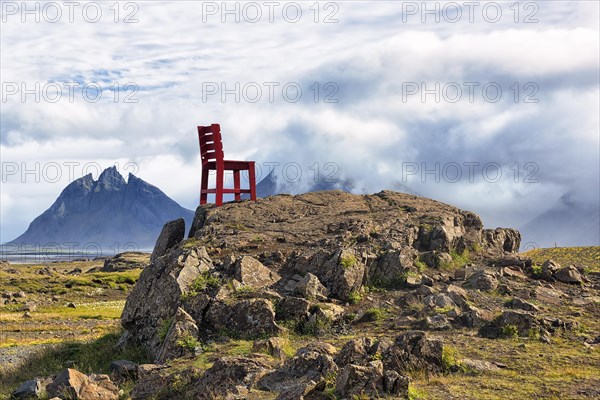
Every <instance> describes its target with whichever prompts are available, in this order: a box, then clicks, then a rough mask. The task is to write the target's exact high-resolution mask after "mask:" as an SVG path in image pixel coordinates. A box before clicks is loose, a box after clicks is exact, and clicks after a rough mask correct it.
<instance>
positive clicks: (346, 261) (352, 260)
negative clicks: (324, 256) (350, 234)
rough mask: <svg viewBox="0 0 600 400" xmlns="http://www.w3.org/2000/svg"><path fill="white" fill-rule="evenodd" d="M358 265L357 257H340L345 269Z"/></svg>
mask: <svg viewBox="0 0 600 400" xmlns="http://www.w3.org/2000/svg"><path fill="white" fill-rule="evenodd" d="M354 264H356V257H354V256H353V255H348V256H344V257H340V265H341V266H342V268H344V269H349V268H352V267H353V266H354Z"/></svg>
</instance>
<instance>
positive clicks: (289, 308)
mask: <svg viewBox="0 0 600 400" xmlns="http://www.w3.org/2000/svg"><path fill="white" fill-rule="evenodd" d="M311 306H312V303H311V302H310V301H308V300H306V299H304V298H301V297H291V296H290V297H284V298H283V299H281V300H280V301H279V302H278V303H277V319H278V320H283V321H306V320H307V319H308V317H309V316H310V309H311Z"/></svg>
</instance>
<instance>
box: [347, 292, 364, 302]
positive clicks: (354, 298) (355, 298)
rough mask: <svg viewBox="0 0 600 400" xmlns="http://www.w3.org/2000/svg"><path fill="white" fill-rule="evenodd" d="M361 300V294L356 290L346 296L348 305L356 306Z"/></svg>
mask: <svg viewBox="0 0 600 400" xmlns="http://www.w3.org/2000/svg"><path fill="white" fill-rule="evenodd" d="M361 300H362V294H361V293H360V292H359V291H358V290H353V291H351V292H350V294H349V295H348V303H350V304H358V303H359V302H360V301H361Z"/></svg>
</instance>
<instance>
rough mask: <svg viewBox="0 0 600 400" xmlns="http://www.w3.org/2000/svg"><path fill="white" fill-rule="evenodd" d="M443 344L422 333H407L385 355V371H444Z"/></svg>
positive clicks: (400, 336) (398, 338) (399, 337)
mask: <svg viewBox="0 0 600 400" xmlns="http://www.w3.org/2000/svg"><path fill="white" fill-rule="evenodd" d="M442 350H443V344H442V342H441V341H440V340H437V339H431V338H429V337H428V336H427V334H426V333H425V332H422V331H407V332H405V333H403V334H401V335H399V336H398V337H396V339H395V340H394V343H393V345H391V346H390V347H389V348H388V349H387V350H386V351H385V352H384V353H383V363H384V367H385V370H386V371H387V370H393V371H397V372H400V373H402V371H411V370H423V371H429V372H440V371H441V370H442V366H443V363H442Z"/></svg>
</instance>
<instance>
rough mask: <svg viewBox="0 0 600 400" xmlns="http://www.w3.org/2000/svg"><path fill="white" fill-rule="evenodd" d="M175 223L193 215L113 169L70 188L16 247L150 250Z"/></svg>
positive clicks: (145, 184) (165, 196) (156, 189)
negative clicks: (50, 245)
mask: <svg viewBox="0 0 600 400" xmlns="http://www.w3.org/2000/svg"><path fill="white" fill-rule="evenodd" d="M177 218H184V219H185V220H186V221H187V222H188V223H191V220H192V218H193V212H192V211H191V210H187V209H185V208H183V207H181V206H180V205H179V204H177V202H175V201H174V200H172V199H171V198H169V197H168V196H167V195H166V194H165V193H163V192H162V191H161V190H160V189H159V188H157V187H156V186H153V185H151V184H149V183H147V182H145V181H144V180H143V179H141V178H138V177H136V176H135V175H133V174H131V173H130V174H129V177H128V181H125V179H124V178H123V176H121V174H120V173H119V171H118V170H117V168H116V167H114V166H113V167H110V168H107V169H105V170H104V171H103V172H102V173H101V174H100V176H99V177H98V180H94V179H93V177H92V175H91V174H87V175H85V176H83V177H81V178H78V179H76V180H74V181H73V182H71V183H70V184H69V185H67V187H66V188H65V189H64V190H63V191H62V192H61V194H60V196H58V198H57V199H56V201H55V202H54V203H53V204H52V206H50V208H48V209H47V210H46V211H44V212H43V213H42V214H41V215H40V216H38V217H37V218H35V219H34V220H33V222H32V223H31V224H30V225H29V228H28V229H27V231H26V232H25V233H23V234H22V235H21V236H19V237H18V238H16V239H15V240H14V241H13V242H12V243H18V244H38V243H39V244H44V243H49V242H54V243H64V242H78V243H90V242H93V243H95V244H98V245H100V246H101V247H102V248H104V246H105V245H106V246H113V247H114V243H123V244H125V243H131V242H133V243H135V244H137V246H138V248H139V249H143V248H150V247H151V246H152V245H153V244H154V241H155V240H156V238H157V237H158V234H159V233H160V229H161V228H162V226H163V225H164V224H165V223H166V222H168V221H170V220H173V219H177ZM107 248H108V247H107Z"/></svg>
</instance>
